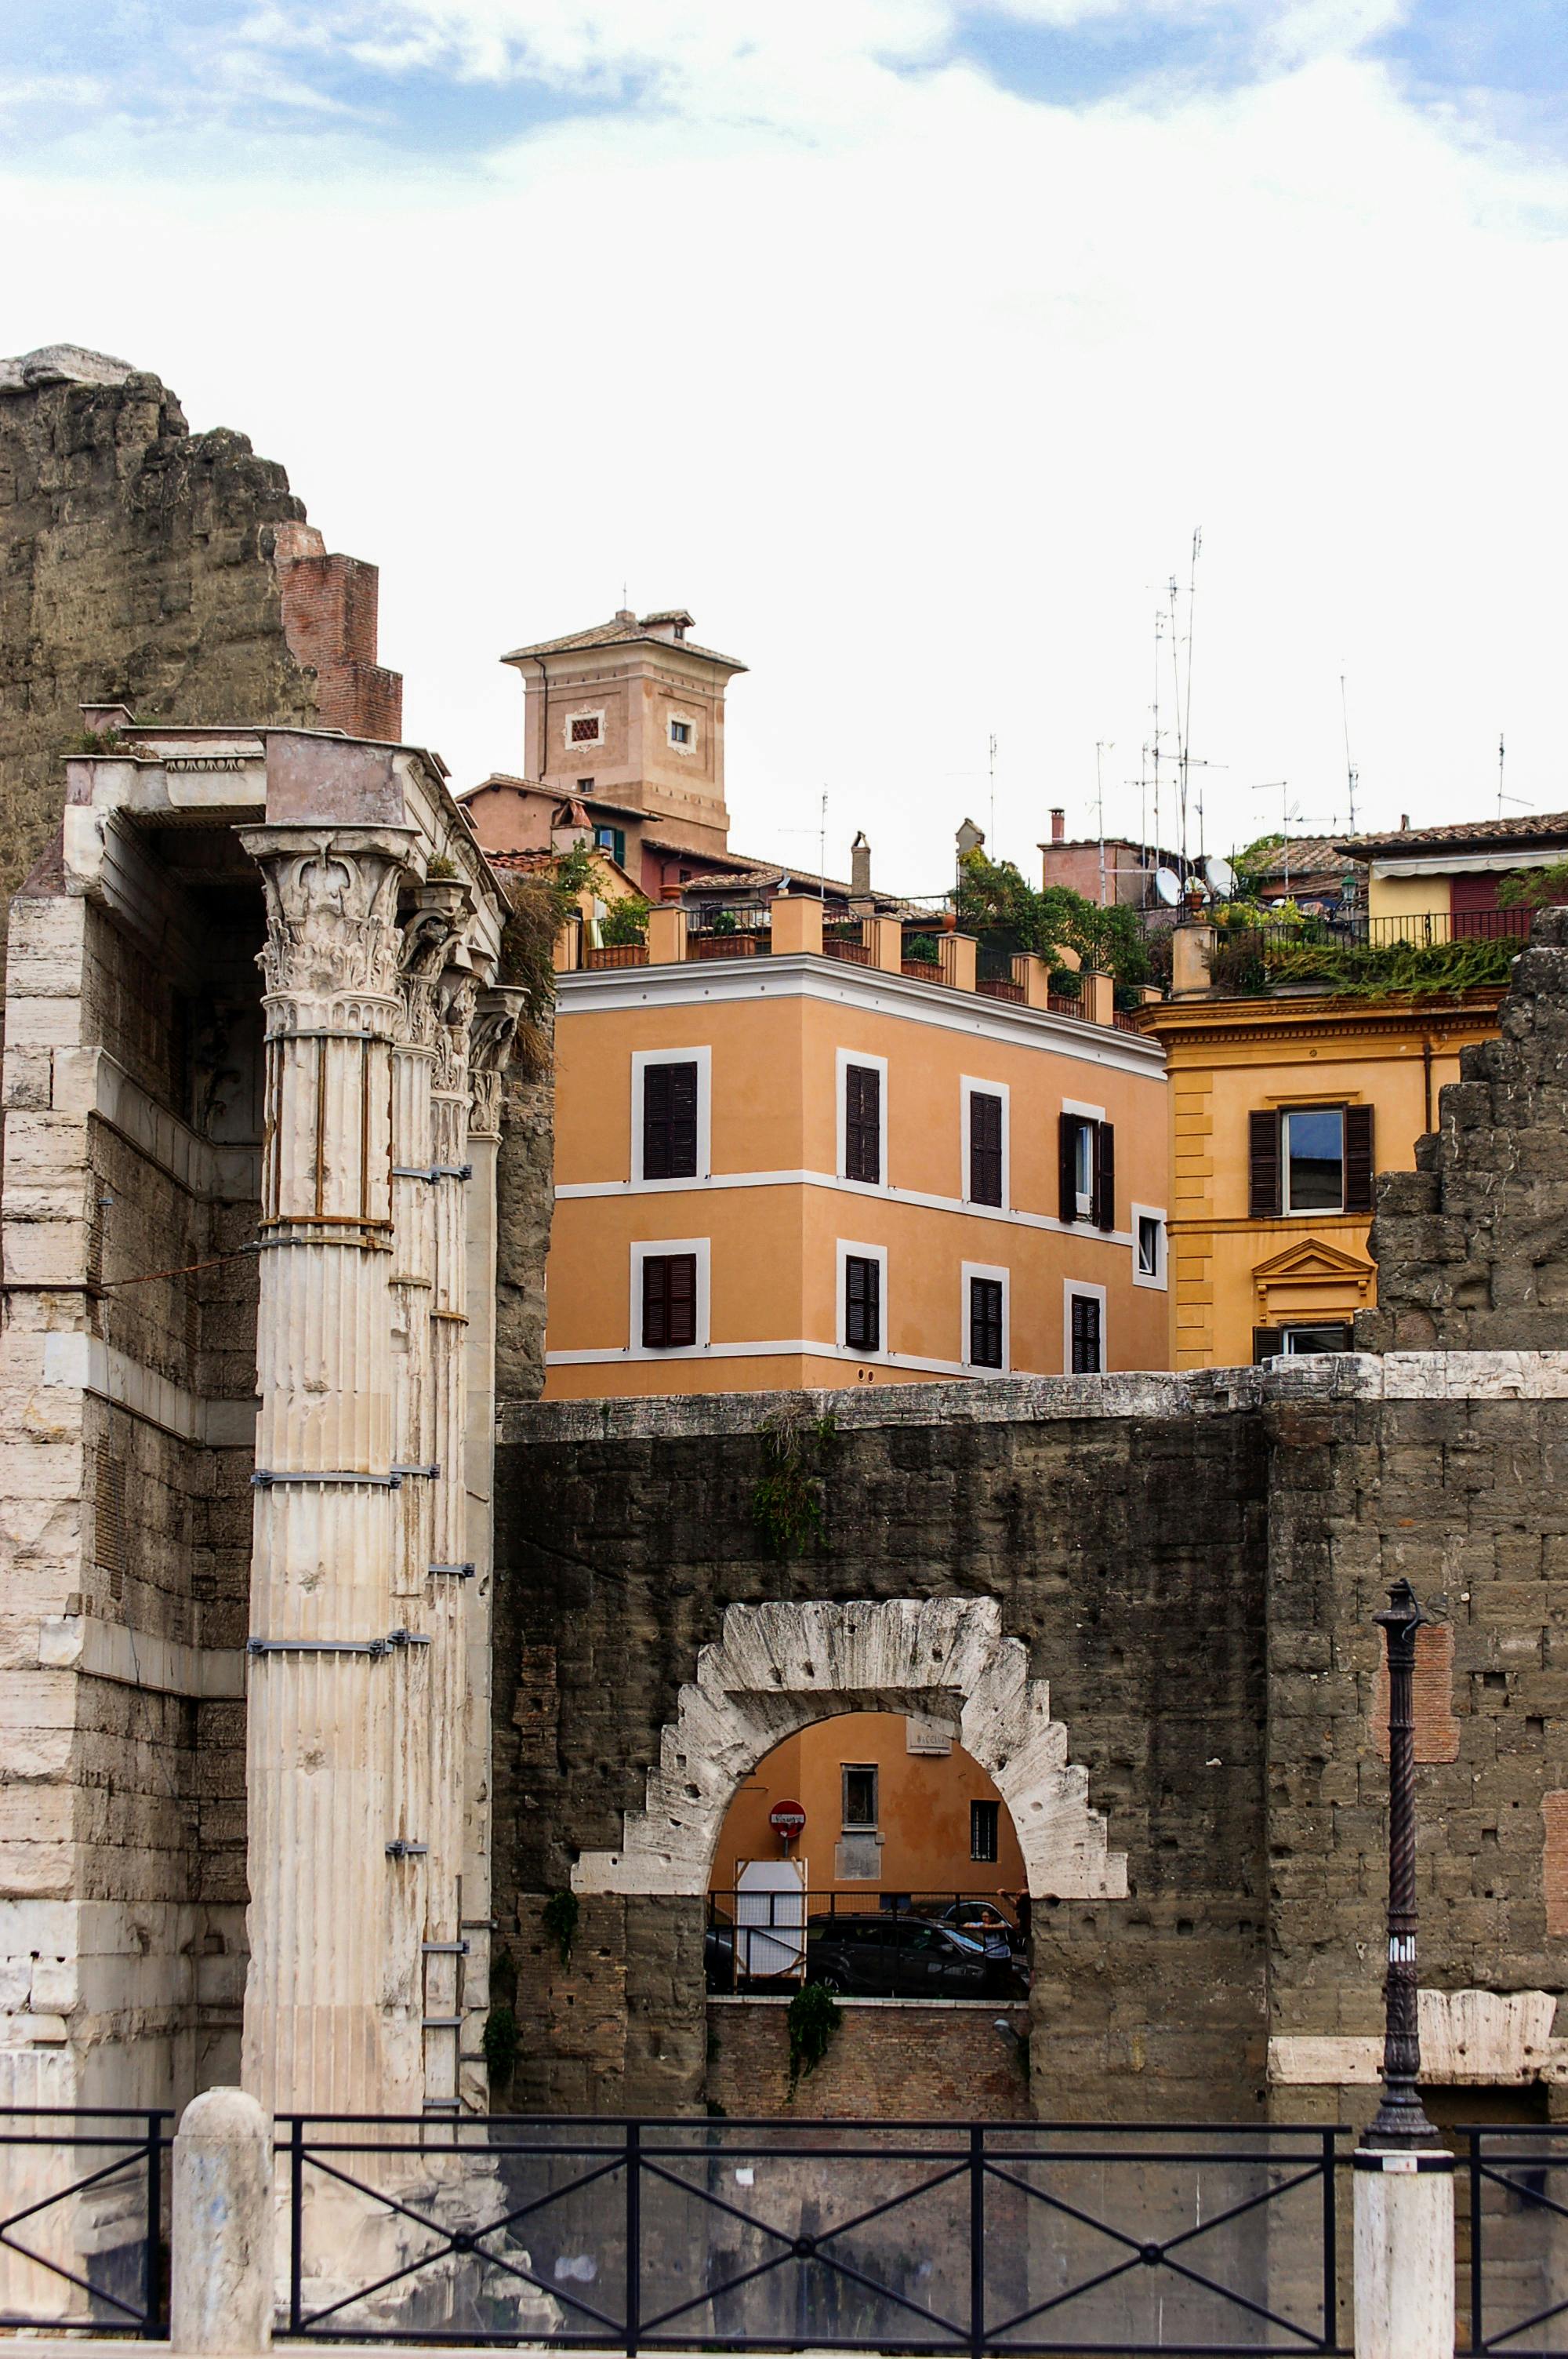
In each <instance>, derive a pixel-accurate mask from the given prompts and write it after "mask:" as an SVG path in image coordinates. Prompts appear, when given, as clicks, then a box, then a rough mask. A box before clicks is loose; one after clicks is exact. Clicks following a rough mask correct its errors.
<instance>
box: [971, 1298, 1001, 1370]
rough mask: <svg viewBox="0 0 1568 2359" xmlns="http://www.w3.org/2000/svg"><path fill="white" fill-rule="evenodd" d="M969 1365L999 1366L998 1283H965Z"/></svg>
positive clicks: (999, 1302)
mask: <svg viewBox="0 0 1568 2359" xmlns="http://www.w3.org/2000/svg"><path fill="white" fill-rule="evenodd" d="M969 1364H970V1365H971V1367H976V1368H1000V1365H1001V1280H1000V1278H999V1277H972V1278H970V1280H969Z"/></svg>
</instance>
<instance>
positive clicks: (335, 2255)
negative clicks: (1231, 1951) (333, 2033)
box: [278, 2116, 1343, 2359]
mask: <svg viewBox="0 0 1568 2359" xmlns="http://www.w3.org/2000/svg"><path fill="white" fill-rule="evenodd" d="M279 2128H280V2131H281V2132H282V2133H283V2136H282V2138H281V2141H280V2145H279V2149H278V2151H279V2156H280V2162H281V2168H282V2169H283V2170H284V2172H285V2173H286V2176H287V2196H288V2203H289V2216H290V2229H291V2234H290V2269H289V2294H288V2312H287V2330H286V2331H287V2333H288V2334H290V2335H293V2336H296V2337H299V2338H302V2339H307V2340H308V2339H317V2340H328V2339H334V2338H336V2339H352V2340H354V2341H369V2342H420V2341H427V2342H428V2341H442V2340H446V2341H452V2342H475V2343H519V2342H527V2343H539V2344H558V2345H561V2346H589V2347H596V2348H600V2349H614V2350H618V2351H623V2352H625V2353H627V2354H633V2353H635V2352H637V2351H638V2350H674V2349H688V2350H689V2349H702V2348H706V2349H708V2350H718V2351H738V2352H745V2351H755V2350H767V2351H781V2350H803V2349H806V2348H808V2347H809V2348H814V2349H827V2350H841V2351H880V2352H892V2353H899V2352H908V2353H927V2352H932V2353H935V2352H956V2353H968V2354H969V2359H986V2354H993V2353H995V2354H1005V2353H1020V2354H1022V2353H1066V2352H1091V2351H1098V2352H1104V2353H1112V2352H1114V2353H1119V2354H1139V2353H1144V2352H1154V2351H1160V2352H1165V2353H1171V2352H1178V2353H1184V2354H1199V2353H1206V2354H1227V2353H1241V2352H1246V2353H1253V2354H1284V2353H1288V2352H1316V2353H1330V2352H1335V2351H1337V2350H1338V2348H1339V2347H1340V2346H1339V2344H1338V2342H1337V2328H1338V2303H1337V2296H1336V2277H1337V2266H1338V2250H1337V2225H1336V2168H1335V2165H1336V2144H1337V2141H1338V2139H1339V2138H1340V2136H1342V2135H1343V2134H1342V2133H1340V2132H1338V2131H1336V2130H1322V2129H1280V2128H1269V2129H1256V2128H1250V2127H1249V2128H1245V2129H1228V2128H1212V2127H1207V2126H1205V2127H1202V2128H1193V2127H1188V2126H1173V2127H1164V2126H1162V2127H1159V2128H1127V2127H1115V2128H1108V2127H1105V2126H1099V2125H1097V2126H1093V2127H1086V2126H1080V2125H1063V2124H1036V2123H1024V2124H1018V2125H1006V2124H990V2123H985V2124H960V2125H954V2124H951V2123H903V2124H897V2125H878V2124H868V2123H850V2122H836V2123H835V2122H799V2123H793V2122H792V2123H780V2122H741V2121H728V2120H704V2121H693V2120H665V2121H600V2120H571V2121H563V2120H524V2119H521V2118H514V2119H506V2118H500V2117H491V2118H489V2119H483V2118H476V2119H475V2120H474V2121H473V2122H471V2123H464V2122H446V2123H442V2124H440V2125H434V2124H430V2123H411V2122H407V2121H395V2120H391V2119H381V2120H373V2119H362V2118H353V2119H351V2118H348V2117H335V2118H334V2117H319V2116H313V2117H309V2118H291V2119H287V2120H286V2121H282V2122H280V2124H279ZM1339 2176H1343V2174H1339Z"/></svg>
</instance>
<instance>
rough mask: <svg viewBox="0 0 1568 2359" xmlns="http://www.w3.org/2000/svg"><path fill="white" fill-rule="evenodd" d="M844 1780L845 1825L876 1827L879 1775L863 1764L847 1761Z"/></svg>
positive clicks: (847, 1828) (849, 1826)
mask: <svg viewBox="0 0 1568 2359" xmlns="http://www.w3.org/2000/svg"><path fill="white" fill-rule="evenodd" d="M843 1778H844V1825H845V1829H846V1831H848V1830H849V1828H851V1827H874V1826H875V1825H876V1823H877V1773H876V1770H875V1768H874V1767H870V1766H868V1765H867V1764H865V1763H862V1762H857V1761H846V1762H845V1763H844V1765H843Z"/></svg>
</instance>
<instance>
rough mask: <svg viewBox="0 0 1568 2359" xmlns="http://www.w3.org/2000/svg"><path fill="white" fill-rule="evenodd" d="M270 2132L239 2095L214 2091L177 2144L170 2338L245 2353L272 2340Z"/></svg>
mask: <svg viewBox="0 0 1568 2359" xmlns="http://www.w3.org/2000/svg"><path fill="white" fill-rule="evenodd" d="M273 2235H274V2226H273V2210H272V2125H271V2123H270V2122H269V2121H268V2119H267V2117H266V2115H265V2114H264V2113H263V2111H262V2109H261V2107H260V2105H258V2104H257V2103H256V2101H255V2099H254V2097H251V2096H247V2095H246V2094H245V2093H244V2091H243V2090H242V2089H209V2090H208V2091H207V2093H206V2094H205V2095H204V2096H200V2097H193V2098H192V2099H191V2102H190V2103H189V2105H187V2107H186V2108H185V2112H184V2114H183V2116H182V2118H181V2120H180V2124H179V2127H178V2130H177V2131H176V2133H175V2139H174V2200H173V2209H172V2213H171V2219H170V2244H171V2248H172V2249H171V2260H172V2268H171V2271H170V2279H171V2282H170V2291H169V2340H170V2343H171V2344H172V2346H173V2348H174V2349H175V2350H176V2351H178V2352H192V2353H198V2354H254V2353H258V2352H262V2351H265V2350H266V2348H267V2347H268V2345H269V2344H270V2343H271V2341H272V2304H273Z"/></svg>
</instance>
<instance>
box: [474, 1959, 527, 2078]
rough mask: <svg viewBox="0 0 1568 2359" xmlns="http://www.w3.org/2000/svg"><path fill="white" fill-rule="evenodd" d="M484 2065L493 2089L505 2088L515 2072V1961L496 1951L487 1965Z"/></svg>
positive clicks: (517, 2042) (516, 2049) (516, 2051)
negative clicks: (487, 1993)
mask: <svg viewBox="0 0 1568 2359" xmlns="http://www.w3.org/2000/svg"><path fill="white" fill-rule="evenodd" d="M481 2044H482V2046H483V2049H484V2060H485V2066H486V2069H487V2070H488V2071H489V2073H490V2085H491V2087H492V2089H504V2088H505V2087H506V2086H507V2084H508V2082H510V2081H511V2079H512V2076H513V2074H514V2072H515V2071H516V2070H517V2057H518V2052H519V2041H518V2036H517V1962H516V1960H515V1959H514V1957H513V1955H512V1953H511V1951H509V1950H497V1951H496V1952H495V1954H494V1956H493V1957H492V1959H491V1962H490V2013H489V2014H488V2015H487V2016H486V2017H485V2019H484V2038H483V2041H482V2043H481Z"/></svg>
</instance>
